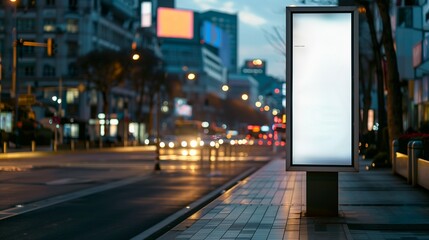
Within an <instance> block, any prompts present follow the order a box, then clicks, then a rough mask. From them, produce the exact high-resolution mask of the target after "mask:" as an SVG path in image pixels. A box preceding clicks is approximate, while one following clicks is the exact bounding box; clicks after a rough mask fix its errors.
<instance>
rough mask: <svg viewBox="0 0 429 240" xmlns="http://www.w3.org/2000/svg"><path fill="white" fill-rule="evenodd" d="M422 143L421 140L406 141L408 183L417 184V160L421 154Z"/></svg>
mask: <svg viewBox="0 0 429 240" xmlns="http://www.w3.org/2000/svg"><path fill="white" fill-rule="evenodd" d="M422 150H423V144H422V142H421V141H410V142H408V149H407V153H408V164H409V165H408V183H411V185H413V186H416V185H417V165H418V163H417V160H418V159H419V157H420V156H421V154H422Z"/></svg>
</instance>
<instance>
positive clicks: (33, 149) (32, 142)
mask: <svg viewBox="0 0 429 240" xmlns="http://www.w3.org/2000/svg"><path fill="white" fill-rule="evenodd" d="M31 151H32V152H34V151H36V141H34V140H33V141H31Z"/></svg>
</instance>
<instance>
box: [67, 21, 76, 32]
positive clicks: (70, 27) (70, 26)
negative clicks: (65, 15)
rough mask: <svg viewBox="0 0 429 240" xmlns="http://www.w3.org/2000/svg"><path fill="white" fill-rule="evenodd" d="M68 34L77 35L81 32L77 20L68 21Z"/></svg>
mask: <svg viewBox="0 0 429 240" xmlns="http://www.w3.org/2000/svg"><path fill="white" fill-rule="evenodd" d="M66 28H67V32H69V33H77V32H78V31H79V21H78V20H77V19H67V27H66Z"/></svg>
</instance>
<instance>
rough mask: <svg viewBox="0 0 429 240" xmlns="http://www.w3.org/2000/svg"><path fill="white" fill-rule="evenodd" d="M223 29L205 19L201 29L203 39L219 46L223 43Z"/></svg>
mask: <svg viewBox="0 0 429 240" xmlns="http://www.w3.org/2000/svg"><path fill="white" fill-rule="evenodd" d="M222 34H223V33H222V29H220V28H219V27H217V26H216V25H214V24H212V23H210V22H208V21H204V22H203V27H202V31H201V35H202V39H203V40H204V42H205V43H207V44H210V45H212V46H214V47H217V48H219V47H220V46H221V45H222Z"/></svg>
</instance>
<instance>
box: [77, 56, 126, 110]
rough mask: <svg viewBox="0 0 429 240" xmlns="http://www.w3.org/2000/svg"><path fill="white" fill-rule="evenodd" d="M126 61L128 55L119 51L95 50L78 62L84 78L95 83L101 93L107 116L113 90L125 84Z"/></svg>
mask: <svg viewBox="0 0 429 240" xmlns="http://www.w3.org/2000/svg"><path fill="white" fill-rule="evenodd" d="M125 59H126V55H124V54H123V53H121V52H118V51H113V50H103V51H100V50H95V51H92V52H90V53H88V54H86V55H84V56H82V57H80V58H79V59H78V61H77V63H78V64H79V67H80V74H81V75H82V77H83V78H85V79H87V80H88V81H89V82H90V83H93V84H94V86H95V88H96V90H98V91H100V93H101V96H102V101H103V112H104V113H105V114H106V115H107V116H108V115H109V114H110V111H109V107H110V102H109V97H110V93H111V90H112V88H114V87H116V86H119V85H120V84H121V83H123V82H124V79H125V68H124V66H125Z"/></svg>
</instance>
